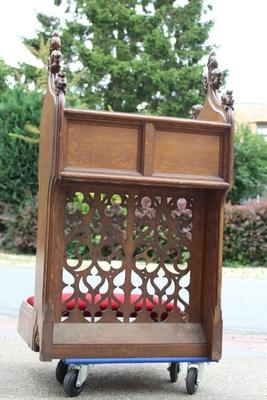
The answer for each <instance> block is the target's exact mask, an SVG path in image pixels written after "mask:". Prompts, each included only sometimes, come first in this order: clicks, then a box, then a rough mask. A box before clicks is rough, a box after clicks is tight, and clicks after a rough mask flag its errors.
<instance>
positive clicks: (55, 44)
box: [48, 31, 67, 95]
mask: <svg viewBox="0 0 267 400" xmlns="http://www.w3.org/2000/svg"><path fill="white" fill-rule="evenodd" d="M61 56H62V54H61V42H60V35H59V33H58V31H54V32H53V33H52V37H51V42H50V48H49V59H48V70H49V71H50V72H51V74H52V77H53V84H54V87H55V91H56V94H57V95H59V93H60V92H63V93H65V91H66V87H67V81H66V79H65V75H64V74H63V73H62V72H60V70H61V65H60V62H61Z"/></svg>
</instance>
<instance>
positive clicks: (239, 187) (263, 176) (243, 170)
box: [228, 125, 267, 204]
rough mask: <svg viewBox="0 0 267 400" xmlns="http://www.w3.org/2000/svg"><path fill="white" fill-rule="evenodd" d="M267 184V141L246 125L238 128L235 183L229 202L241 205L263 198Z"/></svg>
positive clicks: (235, 151) (235, 150)
mask: <svg viewBox="0 0 267 400" xmlns="http://www.w3.org/2000/svg"><path fill="white" fill-rule="evenodd" d="M266 182H267V141H266V140H265V139H264V137H263V136H262V135H261V134H259V133H256V132H252V131H251V129H250V128H249V127H248V126H246V125H240V126H238V127H237V130H236V133H235V143H234V182H233V188H232V190H231V191H230V192H229V195H228V200H229V201H230V202H231V203H232V204H240V203H242V202H244V201H247V200H249V199H252V198H254V199H255V198H256V197H257V195H259V196H261V195H262V193H263V192H264V190H265V189H266Z"/></svg>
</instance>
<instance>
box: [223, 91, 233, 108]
mask: <svg viewBox="0 0 267 400" xmlns="http://www.w3.org/2000/svg"><path fill="white" fill-rule="evenodd" d="M221 100H222V106H223V108H224V109H225V111H228V110H229V109H231V110H234V102H235V101H234V98H233V91H232V90H227V91H226V93H225V94H224V95H223V96H222V97H221Z"/></svg>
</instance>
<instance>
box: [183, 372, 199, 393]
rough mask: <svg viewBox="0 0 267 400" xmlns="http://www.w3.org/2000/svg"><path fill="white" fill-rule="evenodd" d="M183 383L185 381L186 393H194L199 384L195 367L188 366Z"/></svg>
mask: <svg viewBox="0 0 267 400" xmlns="http://www.w3.org/2000/svg"><path fill="white" fill-rule="evenodd" d="M185 383H186V391H187V393H188V394H194V393H196V391H197V389H198V385H199V380H198V368H197V367H189V368H188V369H187V375H186V379H185Z"/></svg>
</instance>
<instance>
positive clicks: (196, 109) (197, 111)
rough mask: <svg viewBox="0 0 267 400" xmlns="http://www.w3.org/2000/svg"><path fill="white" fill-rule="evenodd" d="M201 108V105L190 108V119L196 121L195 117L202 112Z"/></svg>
mask: <svg viewBox="0 0 267 400" xmlns="http://www.w3.org/2000/svg"><path fill="white" fill-rule="evenodd" d="M202 109H203V106H202V105H201V104H196V105H194V106H193V107H192V114H191V118H192V119H197V117H198V116H199V114H200V112H201V111H202Z"/></svg>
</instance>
